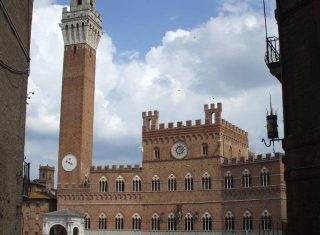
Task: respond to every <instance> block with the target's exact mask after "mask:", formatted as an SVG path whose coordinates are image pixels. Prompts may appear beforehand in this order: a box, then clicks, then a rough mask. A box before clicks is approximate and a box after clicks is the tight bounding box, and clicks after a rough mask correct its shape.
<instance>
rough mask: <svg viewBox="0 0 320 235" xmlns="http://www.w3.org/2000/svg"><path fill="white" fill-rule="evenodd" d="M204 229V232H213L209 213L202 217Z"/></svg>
mask: <svg viewBox="0 0 320 235" xmlns="http://www.w3.org/2000/svg"><path fill="white" fill-rule="evenodd" d="M202 229H203V231H212V218H211V215H210V214H209V213H208V212H206V213H204V215H203V216H202Z"/></svg>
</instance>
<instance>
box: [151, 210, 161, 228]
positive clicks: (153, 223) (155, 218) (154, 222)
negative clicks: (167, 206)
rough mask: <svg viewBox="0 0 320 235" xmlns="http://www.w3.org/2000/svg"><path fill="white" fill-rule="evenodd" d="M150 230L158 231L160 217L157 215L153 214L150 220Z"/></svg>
mask: <svg viewBox="0 0 320 235" xmlns="http://www.w3.org/2000/svg"><path fill="white" fill-rule="evenodd" d="M151 229H152V231H158V230H160V217H159V215H158V214H157V213H154V214H153V215H152V218H151Z"/></svg>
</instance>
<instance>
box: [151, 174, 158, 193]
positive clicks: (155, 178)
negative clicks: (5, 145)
mask: <svg viewBox="0 0 320 235" xmlns="http://www.w3.org/2000/svg"><path fill="white" fill-rule="evenodd" d="M151 189H152V192H159V191H160V179H159V176H157V175H154V176H153V177H152V183H151Z"/></svg>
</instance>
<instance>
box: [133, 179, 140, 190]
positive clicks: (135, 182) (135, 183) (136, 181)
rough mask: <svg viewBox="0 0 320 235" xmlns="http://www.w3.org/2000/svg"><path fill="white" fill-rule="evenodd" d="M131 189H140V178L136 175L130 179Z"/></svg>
mask: <svg viewBox="0 0 320 235" xmlns="http://www.w3.org/2000/svg"><path fill="white" fill-rule="evenodd" d="M132 191H133V192H140V191H141V179H140V177H139V176H137V175H136V176H135V177H134V178H133V179H132Z"/></svg>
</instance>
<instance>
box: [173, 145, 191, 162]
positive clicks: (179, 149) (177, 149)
mask: <svg viewBox="0 0 320 235" xmlns="http://www.w3.org/2000/svg"><path fill="white" fill-rule="evenodd" d="M187 153H188V146H187V144H186V143H185V142H182V141H179V142H177V143H175V144H174V145H173V146H172V147H171V154H172V156H173V157H174V158H176V159H182V158H184V157H185V156H187Z"/></svg>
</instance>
